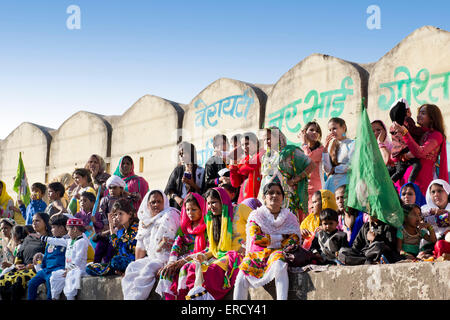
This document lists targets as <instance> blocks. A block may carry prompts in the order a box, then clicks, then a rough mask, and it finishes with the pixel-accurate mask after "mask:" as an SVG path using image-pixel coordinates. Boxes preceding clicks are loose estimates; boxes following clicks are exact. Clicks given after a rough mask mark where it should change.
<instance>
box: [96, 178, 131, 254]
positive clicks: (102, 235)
mask: <svg viewBox="0 0 450 320" xmlns="http://www.w3.org/2000/svg"><path fill="white" fill-rule="evenodd" d="M125 186H126V184H125V181H123V179H122V178H120V177H119V176H116V175H112V176H111V177H109V178H108V180H106V188H108V191H109V193H108V194H107V195H106V196H104V197H103V198H102V200H100V206H99V208H100V212H101V218H102V222H103V229H102V231H100V232H96V235H95V236H94V238H93V239H92V240H93V241H94V242H96V243H97V245H96V247H95V257H94V263H102V262H103V263H109V262H110V261H111V258H112V257H113V255H114V249H113V247H112V245H111V242H110V241H109V227H108V216H109V214H110V212H111V210H112V207H113V205H114V203H115V202H116V201H117V200H119V199H121V198H124V197H125V194H124V189H125Z"/></svg>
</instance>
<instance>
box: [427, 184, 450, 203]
mask: <svg viewBox="0 0 450 320" xmlns="http://www.w3.org/2000/svg"><path fill="white" fill-rule="evenodd" d="M433 184H438V185H440V186H442V188H444V190H445V193H447V196H448V195H449V194H450V185H449V184H448V182H447V181H444V180H442V179H436V180H433V181H431V182H430V184H429V185H428V188H427V193H426V195H425V200H426V202H427V204H426V206H427V207H428V208H429V209H432V208H439V207H438V206H437V205H436V204H435V203H434V202H433V200H432V199H431V193H430V189H431V186H432V185H433ZM449 207H450V206H449V204H447V208H449ZM447 208H446V209H447ZM447 210H448V209H447Z"/></svg>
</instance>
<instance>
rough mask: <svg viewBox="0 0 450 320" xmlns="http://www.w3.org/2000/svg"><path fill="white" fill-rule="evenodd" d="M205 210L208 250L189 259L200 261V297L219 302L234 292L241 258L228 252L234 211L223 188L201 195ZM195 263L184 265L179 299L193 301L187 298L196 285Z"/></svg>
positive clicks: (230, 251) (179, 284) (180, 280)
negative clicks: (203, 295)
mask: <svg viewBox="0 0 450 320" xmlns="http://www.w3.org/2000/svg"><path fill="white" fill-rule="evenodd" d="M204 196H205V198H206V203H207V207H208V212H207V214H206V216H205V222H206V233H207V235H208V242H209V244H208V247H206V249H205V250H203V251H201V252H199V253H197V254H193V255H191V256H190V257H189V258H188V259H190V260H193V259H194V258H195V260H197V261H199V262H200V263H201V268H202V271H203V279H204V282H203V287H204V289H205V291H203V292H202V293H203V294H207V293H209V295H210V296H212V297H213V298H214V299H215V300H220V299H223V298H224V297H225V295H226V294H227V293H228V292H229V291H230V290H231V289H232V288H233V285H234V282H235V280H236V276H237V273H238V271H239V269H238V266H239V264H240V262H241V260H242V257H241V256H240V255H239V254H238V253H237V252H236V251H233V250H231V246H232V223H233V208H232V204H231V199H230V196H229V195H228V193H227V192H226V191H225V189H223V188H220V187H218V188H213V189H209V190H208V191H207V192H206V194H205V195H204ZM195 270H196V266H195V263H194V262H189V263H187V264H185V265H184V266H183V267H182V268H181V271H180V275H179V280H178V293H177V295H178V299H181V300H182V299H183V298H184V297H185V298H186V299H193V297H190V296H187V293H188V292H189V290H191V289H192V288H193V287H194V284H195Z"/></svg>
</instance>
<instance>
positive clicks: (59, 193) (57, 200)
mask: <svg viewBox="0 0 450 320" xmlns="http://www.w3.org/2000/svg"><path fill="white" fill-rule="evenodd" d="M65 192H66V188H64V186H63V184H62V183H60V182H52V183H50V184H49V185H48V190H47V193H48V199H49V201H50V203H49V204H48V206H47V208H46V209H45V213H47V214H48V215H49V216H50V217H51V216H53V215H54V214H56V213H61V212H66V208H65V207H64V204H63V203H62V201H61V199H62V197H64V194H65Z"/></svg>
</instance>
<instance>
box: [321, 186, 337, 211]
mask: <svg viewBox="0 0 450 320" xmlns="http://www.w3.org/2000/svg"><path fill="white" fill-rule="evenodd" d="M319 191H320V196H321V198H322V210H324V209H333V210H334V211H337V210H338V206H337V204H336V197H335V196H334V193H333V192H331V191H330V190H324V189H321V190H319Z"/></svg>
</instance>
